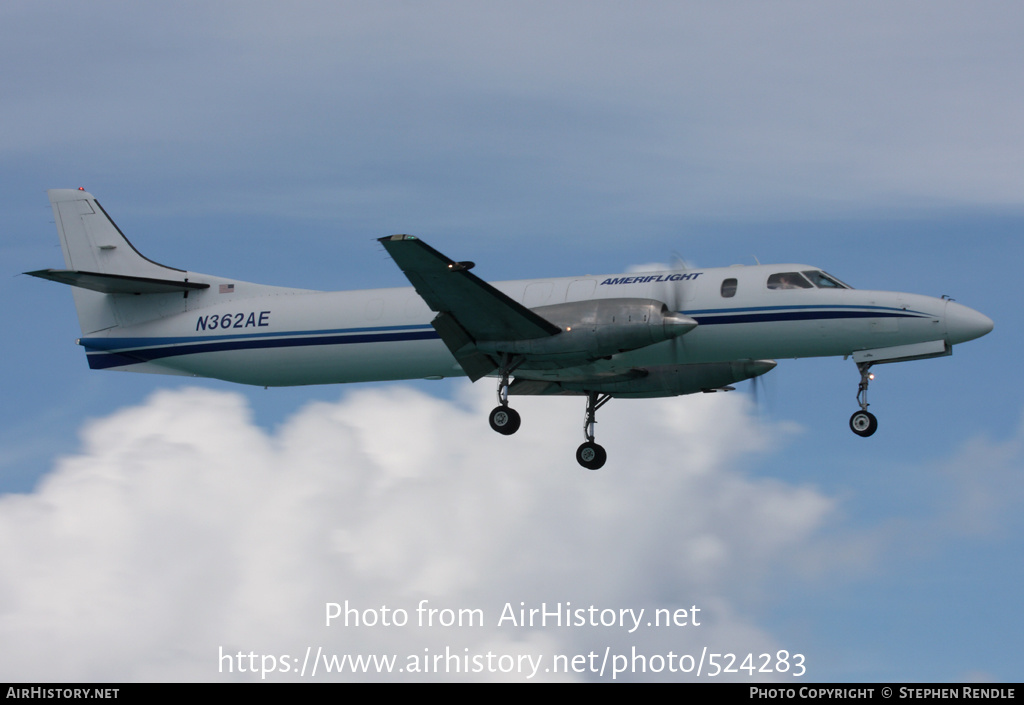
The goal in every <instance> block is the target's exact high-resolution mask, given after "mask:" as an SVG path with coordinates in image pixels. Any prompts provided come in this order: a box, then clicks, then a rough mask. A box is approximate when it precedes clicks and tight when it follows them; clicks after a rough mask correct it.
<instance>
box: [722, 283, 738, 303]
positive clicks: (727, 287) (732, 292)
mask: <svg viewBox="0 0 1024 705" xmlns="http://www.w3.org/2000/svg"><path fill="white" fill-rule="evenodd" d="M734 296H736V280H735V279H726V280H724V281H723V282H722V298H724V299H731V298H732V297H734Z"/></svg>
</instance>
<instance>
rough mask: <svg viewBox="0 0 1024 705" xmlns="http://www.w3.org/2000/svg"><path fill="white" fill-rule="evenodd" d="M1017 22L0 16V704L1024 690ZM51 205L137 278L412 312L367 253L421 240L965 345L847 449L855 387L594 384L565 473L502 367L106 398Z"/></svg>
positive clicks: (511, 13) (488, 270)
mask: <svg viewBox="0 0 1024 705" xmlns="http://www.w3.org/2000/svg"><path fill="white" fill-rule="evenodd" d="M1022 33H1024V9H1022V8H1021V7H1020V6H1019V4H1017V3H1010V2H989V3H984V4H980V5H979V4H976V3H966V2H930V3H917V2H871V1H868V2H860V3H855V4H852V3H851V4H848V5H840V4H835V3H811V2H787V1H782V2H773V3H755V2H724V3H714V4H712V3H697V2H692V3H691V2H671V3H668V2H665V3H663V2H641V3H629V4H626V3H612V2H568V1H567V2H561V3H541V2H528V1H527V2H524V1H517V2H493V3H486V4H481V3H468V2H436V3H429V4H423V3H410V2H377V3H372V4H370V3H354V2H353V3H347V2H304V3H301V4H298V5H295V4H291V5H289V6H285V5H283V4H281V3H269V2H244V3H242V2H215V3H200V2H180V3H162V4H158V5H155V6H151V5H148V4H139V3H128V2H95V3H88V4H82V3H69V2H53V3H45V4H41V3H35V2H22V1H20V0H12V1H9V2H5V3H3V4H2V5H0V95H3V96H4V99H3V100H2V101H0V126H2V129H0V183H2V187H3V188H2V189H0V203H2V205H3V208H4V210H5V212H6V213H7V214H8V216H7V218H6V219H5V223H4V226H3V232H4V236H3V238H2V239H0V248H2V250H0V252H2V254H0V257H2V262H3V263H4V265H5V270H6V273H7V275H6V276H4V277H0V287H2V293H3V295H4V300H5V301H6V306H4V307H3V308H2V309H0V316H2V323H3V327H4V330H6V331H8V334H7V340H8V345H7V355H6V359H7V364H6V365H5V370H6V372H5V373H4V374H3V376H2V377H0V379H2V386H0V392H2V394H3V396H4V398H5V400H6V403H5V404H3V405H2V406H0V414H2V423H0V681H12V680H17V681H114V682H120V681H149V680H161V681H163V680H166V681H214V682H219V681H231V682H234V681H250V680H267V681H274V682H290V681H300V680H492V681H493V680H502V681H513V682H520V681H541V680H545V681H546V680H584V681H599V682H609V681H611V680H613V679H614V680H627V681H634V680H641V681H642V680H652V681H687V680H694V679H696V678H697V676H696V673H695V667H694V665H693V664H694V663H695V661H693V660H690V661H688V660H687V659H696V660H700V657H701V654H705V655H707V654H716V653H717V654H732V655H734V656H736V657H737V658H736V659H735V661H734V662H730V663H732V664H733V666H734V670H733V672H724V671H725V665H727V662H726V659H725V657H720V659H719V660H718V661H717V663H719V664H720V665H721V666H722V671H723V672H722V673H720V674H718V675H714V676H712V675H710V672H711V671H712V670H713V666H711V665H710V663H709V662H708V661H707V660H705V662H704V664H703V666H702V675H701V676H700V678H701V679H702V680H731V681H741V682H761V681H779V682H782V683H788V684H793V683H805V682H821V681H853V682H856V681H872V682H874V681H884V682H899V681H996V682H999V681H1020V680H1021V677H1022V672H1021V666H1020V662H1019V654H1020V653H1021V652H1022V651H1024V637H1022V634H1024V614H1022V611H1021V610H1020V607H1019V589H1018V586H1019V585H1020V584H1021V583H1022V580H1024V571H1022V569H1021V567H1020V561H1019V556H1020V555H1021V553H1022V549H1024V522H1022V519H1021V517H1022V516H1024V512H1022V511H1021V510H1022V509H1024V480H1022V477H1021V470H1022V468H1024V403H1022V402H1021V400H1020V395H1019V392H1018V390H1019V388H1020V387H1021V384H1022V383H1024V373H1022V372H1021V371H1020V369H1019V365H1017V364H1016V361H1017V360H1016V355H1015V354H1014V353H1015V352H1016V350H1017V349H1018V348H1019V346H1020V344H1021V343H1022V340H1021V332H1020V325H1019V324H1020V313H1019V307H1018V306H1016V305H1015V303H1016V302H1015V300H1014V299H1013V298H1011V299H1007V298H1006V293H1007V291H1008V290H1010V291H1011V293H1012V288H1010V289H1008V283H1009V282H1011V281H1015V280H1016V279H1017V278H1018V272H1017V266H1018V263H1019V262H1021V260H1022V255H1024V246H1022V238H1021V237H1020V233H1021V232H1022V227H1024V136H1022V133H1021V131H1020V129H1019V126H1020V125H1021V124H1022V122H1024V94H1022V93H1021V90H1020V85H1021V82H1022V79H1024V49H1022V48H1021V45H1020V41H1019V38H1020V36H1021V35H1022ZM79 186H82V187H84V188H86V189H87V190H88V191H90V192H91V193H93V194H94V195H95V196H96V197H97V198H98V199H99V201H100V202H101V203H102V204H103V205H104V207H105V209H106V210H107V211H108V213H110V215H111V216H112V217H113V219H114V220H115V221H116V222H117V224H118V225H119V226H120V228H121V229H122V231H124V233H125V234H126V235H127V236H128V237H129V239H131V241H132V243H133V244H134V246H135V247H137V248H138V249H139V250H140V251H141V252H143V253H144V254H145V255H146V256H147V257H149V258H151V259H153V260H155V261H157V262H161V263H164V264H168V265H170V266H175V267H180V268H184V269H188V270H190V271H196V272H206V273H210V274H216V275H220V276H225V277H231V278H236V279H241V280H249V281H257V282H260V283H266V284H275V285H281V286H294V287H304V288H313V289H324V290H340V289H359V288H371V287H387V286H403V285H405V283H406V281H405V279H404V277H403V276H402V274H401V272H399V271H398V269H397V267H395V266H394V264H393V263H392V262H391V261H390V260H389V259H388V257H387V256H386V254H385V253H384V251H383V249H382V248H381V247H380V246H379V244H378V243H376V242H375V241H374V239H375V238H377V237H380V236H382V235H387V234H392V233H412V234H414V235H417V236H418V237H421V238H423V239H425V240H427V241H428V242H429V243H430V244H431V245H433V246H434V247H435V248H437V249H439V250H441V251H442V252H444V253H445V254H447V255H449V256H451V257H452V258H453V259H457V260H466V259H468V260H472V261H475V262H476V263H477V267H476V269H475V270H474V271H475V273H477V274H478V275H479V276H481V277H482V278H484V279H487V280H505V279H516V278H538V277H547V276H570V275H576V274H583V273H615V272H622V271H625V270H626V269H627V268H629V267H631V266H635V265H638V264H643V263H648V262H658V261H661V262H670V261H672V260H673V258H677V257H678V258H682V259H684V260H685V261H686V262H687V263H689V264H691V265H693V266H699V267H714V266H728V265H731V264H737V263H748V264H749V263H754V262H756V261H760V262H763V263H768V262H780V263H782V262H803V263H808V264H813V265H815V266H820V267H822V268H824V269H825V270H827V271H829V272H830V273H832V274H834V275H835V276H837V277H839V278H840V279H842V280H843V281H845V282H847V283H849V284H850V285H852V286H854V287H857V288H864V289H882V290H892V291H907V292H913V293H920V294H927V295H932V296H941V295H949V296H952V297H954V298H955V299H956V300H957V301H959V302H960V303H963V304H965V305H967V306H970V307H972V308H975V309H977V310H979V311H982V312H983V313H985V314H986V315H988V316H989V317H991V318H992V319H993V320H994V321H995V330H994V331H993V333H991V334H990V335H988V336H986V337H985V338H982V339H980V340H977V341H973V342H971V343H968V344H965V345H962V346H958V348H957V349H956V350H955V352H954V354H953V356H952V357H947V358H941V359H936V360H927V361H920V362H913V363H905V364H898V365H887V366H880V367H878V368H876V373H877V379H876V380H875V381H874V382H873V384H872V387H871V404H872V406H871V410H872V411H873V412H874V413H876V415H877V416H878V418H879V423H880V427H879V431H878V432H877V433H876V434H875V435H874V436H873V437H871V438H869V439H861V438H858V437H856V436H854V435H853V434H852V433H851V432H850V431H849V428H848V426H847V420H848V418H849V415H850V414H851V413H852V412H853V411H855V410H856V408H857V407H856V403H855V396H856V391H857V389H856V387H857V380H858V375H857V372H856V368H855V366H854V365H853V363H852V362H850V361H843V360H841V359H817V360H780V361H779V366H778V367H777V368H776V369H775V370H773V371H772V372H771V373H770V374H768V375H767V376H766V377H765V378H763V380H762V381H763V385H762V386H761V388H760V389H759V390H758V393H757V394H756V395H755V394H753V393H752V388H751V387H750V385H749V384H745V385H739V387H740V388H739V389H738V391H737V392H735V393H732V394H718V395H696V396H690V397H679V398H672V399H659V400H615V401H613V402H611V403H610V404H609V405H607V406H606V407H604V408H603V409H602V410H601V414H600V415H599V420H600V424H599V428H598V431H599V439H600V441H601V443H602V444H603V445H604V446H605V447H606V448H607V449H608V452H609V461H608V464H607V465H606V466H605V467H604V468H603V469H602V470H600V471H598V472H593V473H592V472H588V471H585V470H582V469H581V468H579V467H578V466H577V465H576V463H575V462H574V461H573V451H574V449H575V447H576V446H577V445H578V443H579V442H580V441H581V440H582V439H581V438H580V437H579V436H580V435H581V434H580V432H579V431H580V429H579V426H580V424H581V422H582V416H583V404H582V401H581V400H579V399H532V398H528V399H521V400H520V399H517V400H516V402H515V406H516V408H517V409H518V410H519V411H520V412H521V414H522V416H523V426H522V430H520V432H519V433H518V434H516V435H515V436H512V437H507V438H506V437H503V436H499V435H498V434H495V433H493V432H491V431H490V429H489V428H488V426H487V422H486V414H487V411H488V410H489V409H490V407H491V406H493V401H494V387H493V386H492V385H493V383H492V382H491V381H489V380H483V381H481V382H478V383H477V384H471V383H470V382H469V381H468V380H445V381H442V382H428V381H410V382H399V383H386V384H385V383H380V384H365V385H353V386H342V387H336V386H325V387H303V388H290V389H271V390H263V389H255V388H248V387H240V386H234V385H230V384H227V383H222V382H217V381H211V380H195V379H184V378H178V377H170V376H168V377H163V376H156V375H144V374H129V373H117V372H99V371H96V372H94V371H90V370H89V369H88V367H87V364H86V361H85V356H84V354H83V353H82V350H81V349H80V348H78V346H76V345H75V338H76V337H77V335H78V325H77V321H76V319H75V314H74V307H73V305H72V301H71V296H70V295H69V291H68V290H67V289H66V288H65V287H63V286H60V285H57V284H54V283H51V282H45V281H40V280H36V279H33V278H30V277H25V276H20V273H22V272H26V271H30V270H35V269H42V268H48V267H61V266H62V258H61V254H60V248H59V244H58V241H57V236H56V231H55V227H54V225H53V216H52V213H51V211H50V208H49V204H48V202H47V199H46V195H45V191H46V189H48V188H76V187H79ZM14 332H17V333H18V335H17V336H14ZM15 340H17V342H18V344H17V345H15V344H14V341H15ZM331 605H338V609H339V610H342V612H343V613H344V609H343V608H344V607H345V606H346V605H347V606H348V607H349V608H351V609H352V610H354V612H352V613H346V614H351V615H356V616H353V617H352V622H353V623H351V624H348V625H346V624H345V623H344V621H345V618H344V617H341V618H335V619H333V620H329V619H327V615H328V614H329V613H330V610H331V609H332V608H331ZM542 605H543V606H546V609H549V610H550V609H553V606H555V605H557V606H558V609H562V608H564V609H566V610H569V609H572V610H576V609H581V610H583V612H582V613H581V614H583V615H584V621H586V624H583V625H575V624H573V625H568V626H566V625H564V624H563V625H561V626H555V625H552V624H551V623H550V622H549V623H548V624H546V625H544V626H540V625H535V626H532V627H531V626H529V625H525V626H524V625H522V624H520V623H519V619H518V618H517V617H516V615H517V614H518V610H519V609H520V608H523V609H526V610H527V611H528V610H530V609H544V607H542ZM420 606H423V607H424V610H425V611H422V612H420V611H418V608H419V607H420ZM591 607H593V608H594V609H593V610H590V608H591ZM695 607H696V608H697V609H696V610H694V608H695ZM429 609H436V610H438V611H437V612H435V613H434V618H436V619H437V622H436V623H431V624H429V625H424V626H420V624H419V623H418V620H419V617H420V616H421V615H426V614H429ZM445 610H449V611H448V612H445ZM507 610H511V611H510V612H507ZM640 610H644V612H643V616H642V619H641V622H642V624H641V626H639V627H636V628H634V629H632V630H631V629H630V627H631V626H632V625H633V623H632V622H631V620H632V618H633V616H634V615H637V614H639V611H640ZM656 610H662V614H664V615H669V614H671V615H675V616H676V618H677V621H676V622H675V623H673V624H671V625H660V626H647V622H648V621H653V617H654V615H655V614H656ZM403 614H405V616H406V617H407V619H408V621H407V622H406V623H404V624H395V623H393V622H392V623H390V624H387V625H385V624H384V623H383V622H384V621H387V620H388V618H389V615H390V618H391V619H395V618H396V616H397V619H398V620H399V621H400V620H401V616H402V615H403ZM453 615H463V616H465V617H466V621H467V623H464V624H462V625H461V626H460V625H459V624H457V623H454V624H450V625H447V626H446V625H444V624H442V622H443V621H444V619H445V618H446V616H448V617H451V616H453ZM474 615H479V616H480V618H481V621H480V623H474V622H473V619H474V617H473V616H474ZM595 615H596V616H595ZM502 617H506V618H505V619H502ZM613 617H614V619H613ZM356 618H358V619H359V620H361V623H360V624H359V625H356V624H355V623H354V621H355V619H356ZM592 619H596V620H597V622H598V624H596V625H592V624H590V621H591V620H592ZM605 619H606V620H607V621H609V623H608V624H601V623H600V622H601V621H602V620H605ZM367 620H370V621H371V622H372V623H371V624H366V623H365V622H366V621H367ZM620 620H621V621H620ZM611 622H614V623H611ZM698 622H699V624H698ZM318 650H319V653H321V654H325V655H333V656H336V657H337V658H339V659H341V658H342V657H343V656H344V655H346V654H348V655H352V656H363V657H368V656H370V655H377V656H381V655H388V654H391V655H394V656H395V657H396V658H397V659H398V661H397V665H396V667H395V670H397V669H398V668H403V669H404V670H402V672H400V673H398V672H392V673H390V674H379V673H375V672H366V673H351V672H349V671H346V672H343V673H339V672H336V671H331V672H327V666H326V665H323V664H326V663H328V661H322V662H321V670H320V671H318V672H317V674H316V675H312V674H311V673H309V672H306V673H300V672H297V671H299V670H300V669H299V666H298V665H297V664H299V663H301V662H303V660H304V659H305V658H306V655H307V654H313V653H317V651H318ZM592 653H593V654H596V655H597V656H595V657H589V656H588V655H589V654H592ZM237 654H243V655H244V657H243V658H239V657H237ZM250 654H251V655H252V656H251V657H250ZM452 654H454V656H453V659H454V660H447V661H446V659H445V658H441V660H440V663H441V664H445V663H448V664H449V668H448V670H449V672H443V671H444V669H443V668H442V669H441V670H442V672H435V671H436V670H437V669H433V670H431V667H432V666H434V665H435V663H437V662H435V661H433V657H434V656H436V655H443V656H446V657H447V656H450V655H452ZM669 654H673V656H669ZM747 654H751V655H752V658H753V660H752V661H748V662H747V663H755V662H756V665H757V668H756V669H753V668H751V669H748V670H743V668H741V665H742V664H743V662H744V658H745V657H746V655H747ZM761 654H768V655H769V656H770V658H768V659H766V660H765V659H762V658H761ZM783 654H785V655H784V656H783ZM225 655H226V656H225ZM488 655H490V656H489V657H488ZM626 655H628V656H629V657H630V659H632V658H633V656H635V655H639V656H640V657H641V660H640V661H636V660H630V662H629V664H628V666H626V667H624V668H623V669H619V670H620V671H621V672H618V673H613V671H614V670H615V668H614V667H615V666H616V665H622V663H623V661H622V660H619V658H620V657H621V659H623V660H624V659H625V656H626ZM798 655H799V657H798ZM605 656H607V659H606V660H604V657H605ZM459 657H461V658H463V659H464V660H462V661H461V662H460V660H459ZM574 657H579V660H576V661H574V660H573V658H574ZM559 658H562V661H561V662H559V661H558V659H559ZM477 659H479V660H477ZM602 662H603V663H604V665H605V666H606V668H604V670H603V671H602V670H601V669H599V668H598V666H600V665H601V663H602ZM766 662H767V663H768V666H767V668H765V670H760V669H761V668H762V667H763V666H764V665H765V663H766ZM337 663H341V662H340V661H339V662H337ZM535 663H536V664H538V665H537V666H536V667H535V666H534V664H535ZM558 663H562V664H564V665H565V667H564V668H561V669H559V668H557V667H556V666H557V664H558ZM569 664H574V666H575V667H570V666H569ZM460 666H463V667H462V668H461V670H459V671H458V672H454V671H453V669H455V668H458V667H460ZM768 669H770V671H769V670H768ZM350 670H351V669H350ZM371 670H372V669H371ZM751 670H753V673H751V672H750V671H751ZM798 670H801V671H803V672H802V674H801V675H797V674H796V672H797V671H798Z"/></svg>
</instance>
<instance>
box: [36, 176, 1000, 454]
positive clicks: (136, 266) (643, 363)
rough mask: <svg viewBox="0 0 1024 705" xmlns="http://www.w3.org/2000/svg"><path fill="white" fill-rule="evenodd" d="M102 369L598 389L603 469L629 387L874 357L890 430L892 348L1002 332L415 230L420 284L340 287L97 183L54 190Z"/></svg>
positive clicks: (590, 403)
mask: <svg viewBox="0 0 1024 705" xmlns="http://www.w3.org/2000/svg"><path fill="white" fill-rule="evenodd" d="M47 193H48V195H49V199H50V204H51V206H52V208H53V214H54V219H55V221H56V224H57V231H58V234H59V236H60V241H61V247H62V250H63V253H64V263H65V266H66V269H44V270H39V271H33V272H26V274H29V275H31V276H34V277H40V278H42V279H48V280H51V281H56V282H61V283H63V284H68V285H70V286H71V287H72V293H73V294H74V301H75V306H76V309H77V313H78V320H79V323H80V326H81V329H82V337H80V338H79V339H78V341H77V342H78V344H79V345H81V346H82V347H83V348H85V353H86V358H87V360H88V363H89V367H90V368H92V369H97V370H126V371H136V372H150V373H160V374H172V375H190V376H196V377H211V378H215V379H221V380H227V381H230V382H237V383H241V384H250V385H258V386H263V387H273V386H292V385H307V384H335V383H343V382H367V381H382V380H400V379H441V378H445V377H453V376H468V377H469V378H470V380H472V381H473V382H476V381H477V380H480V379H482V378H484V377H491V378H496V379H497V399H498V404H497V406H496V407H495V408H494V410H493V411H491V413H490V417H489V422H490V426H491V428H493V429H494V430H495V431H497V432H498V433H500V434H504V435H511V434H513V433H515V432H516V431H517V430H518V429H519V427H520V424H521V418H520V415H519V413H518V412H517V411H515V409H513V408H512V407H511V406H510V405H509V397H510V396H515V395H577V396H582V397H584V398H585V399H586V411H585V415H584V424H583V435H584V442H583V443H582V444H581V445H580V446H579V448H578V449H577V452H576V460H577V462H578V463H579V464H580V465H581V466H583V467H584V468H587V469H591V470H596V469H598V468H600V467H602V466H603V465H604V464H605V462H606V460H607V452H606V451H605V449H604V448H603V447H602V446H601V445H599V444H598V443H597V442H596V440H595V424H596V420H597V419H596V416H597V411H598V410H599V409H600V408H601V407H602V406H604V405H605V404H606V403H607V402H608V401H610V400H611V399H613V398H651V397H666V396H678V395H683V394H693V393H697V392H715V391H729V390H732V389H733V387H732V386H731V385H733V384H735V383H738V382H741V381H743V380H748V379H753V378H755V377H758V376H760V375H763V374H765V373H766V372H768V371H770V370H771V369H773V368H774V367H775V366H776V360H777V359H780V358H786V359H789V358H804V357H824V356H842V357H844V358H852V359H853V361H854V362H855V363H856V365H857V369H858V371H859V373H860V383H859V386H858V389H857V403H858V405H859V407H860V408H859V409H858V410H857V411H856V412H855V413H854V414H853V416H852V417H851V418H850V428H851V429H852V430H853V432H854V433H856V434H857V435H859V436H864V437H867V436H870V435H872V434H873V433H874V432H875V430H876V429H877V427H878V421H877V419H876V417H875V416H874V415H873V414H872V413H871V412H869V411H868V385H869V383H870V381H871V380H872V379H873V377H874V375H873V374H872V373H871V371H870V370H871V368H872V366H874V365H877V364H885V363H893V362H903V361H908V360H922V359H926V358H932V357H941V356H945V355H950V354H951V353H952V349H953V346H954V345H957V344H959V343H963V342H966V341H969V340H974V339H975V338H979V337H981V336H983V335H986V334H987V333H989V332H990V331H991V330H992V328H993V322H992V320H991V319H990V318H988V317H987V316H985V315H983V314H981V313H979V312H977V311H974V310H972V309H970V308H967V307H966V306H962V305H961V304H958V303H956V302H954V301H953V300H952V299H950V298H949V297H946V296H943V297H942V298H933V297H929V296H922V295H917V294H906V293H896V292H887V291H862V290H859V289H854V288H852V287H850V286H848V285H846V284H844V283H843V282H842V281H840V280H839V279H837V278H835V277H833V276H831V275H830V274H827V273H825V272H824V271H823V270H822V269H820V268H818V267H813V266H808V265H802V264H781V265H756V266H733V267H728V268H717V269H688V268H685V267H682V268H677V269H675V270H669V271H661V272H642V273H640V272H637V273H630V274H621V273H620V274H610V275H599V276H591V275H581V276H575V277H566V278H560V279H528V280H522V281H506V282H496V283H493V284H489V283H487V282H485V281H484V280H482V279H480V278H478V277H477V276H476V275H475V274H473V273H472V272H471V271H470V270H472V269H473V268H474V263H473V262H469V261H456V260H452V259H450V258H448V257H446V256H445V255H443V254H441V253H440V252H438V251H437V250H435V249H434V248H432V247H430V246H429V245H427V244H426V243H425V242H423V241H422V240H419V239H417V238H415V237H413V236H412V235H391V236H386V237H381V238H379V242H380V243H381V245H383V247H384V249H385V250H386V251H387V253H388V254H389V255H390V256H391V258H392V259H393V260H394V262H395V264H396V265H398V267H399V269H401V271H402V272H403V273H404V274H405V276H406V278H407V279H408V280H409V282H410V283H411V284H412V288H408V287H407V288H390V289H371V290H361V291H339V292H324V291H312V290H307V289H293V288H285V287H277V286H266V285H262V284H253V283H250V282H244V281H239V280H235V279H226V278H223V277H217V276H210V275H206V274H198V273H195V272H189V271H185V270H181V269H175V268H173V267H167V266H164V265H161V264H157V263H156V262H153V261H152V260H149V259H147V258H146V257H144V256H143V255H141V254H140V253H139V252H138V251H137V250H136V249H135V248H134V247H133V246H132V244H131V243H130V242H129V241H128V239H127V238H126V237H125V236H124V234H123V233H122V232H121V230H120V229H119V228H118V227H117V225H115V224H114V222H113V220H111V219H110V217H109V216H108V215H107V212H106V211H105V210H104V209H103V208H102V207H101V206H100V204H99V202H98V201H97V200H96V199H95V198H94V197H93V196H92V195H91V194H90V193H88V192H86V191H85V190H84V189H83V188H79V189H56V190H50V191H48V192H47Z"/></svg>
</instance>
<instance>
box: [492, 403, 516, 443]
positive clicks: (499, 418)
mask: <svg viewBox="0 0 1024 705" xmlns="http://www.w3.org/2000/svg"><path fill="white" fill-rule="evenodd" d="M488 420H489V421H490V423H491V428H493V429H494V430H495V431H497V432H498V433H500V434H502V435H504V436H511V435H512V434H513V433H515V432H516V431H518V430H519V424H520V423H521V422H522V419H521V418H520V417H519V412H518V411H516V410H515V409H512V408H509V407H507V406H496V407H494V410H493V411H491V417H490V419H488Z"/></svg>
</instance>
